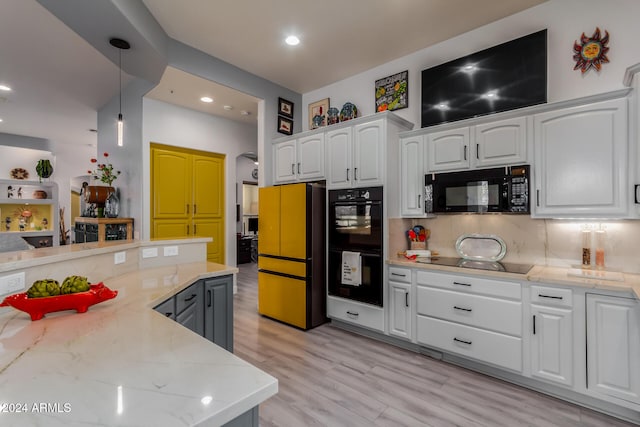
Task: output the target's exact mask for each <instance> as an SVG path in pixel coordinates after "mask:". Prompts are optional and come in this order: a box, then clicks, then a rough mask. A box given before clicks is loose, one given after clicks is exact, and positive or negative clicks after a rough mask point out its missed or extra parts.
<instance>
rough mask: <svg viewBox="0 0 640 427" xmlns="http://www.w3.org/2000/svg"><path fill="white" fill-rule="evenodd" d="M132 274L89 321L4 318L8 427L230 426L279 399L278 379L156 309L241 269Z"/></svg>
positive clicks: (80, 317)
mask: <svg viewBox="0 0 640 427" xmlns="http://www.w3.org/2000/svg"><path fill="white" fill-rule="evenodd" d="M129 245H130V243H129ZM142 246H145V245H142ZM120 248H122V249H125V248H128V246H126V245H123V246H121V247H120ZM129 249H131V248H129ZM103 250H104V249H103V248H101V251H103ZM114 250H118V247H114ZM89 259H90V258H87V259H84V261H87V260H89ZM30 262H33V261H30ZM74 263H78V260H77V259H76V260H74ZM129 269H130V270H132V271H129V272H126V273H123V274H120V275H118V276H114V277H110V278H106V279H104V280H103V281H104V284H105V285H106V286H107V287H109V288H111V289H113V290H117V291H118V295H117V297H116V298H115V299H112V300H108V301H105V302H103V303H100V304H98V305H95V306H92V307H90V308H89V311H88V312H86V313H82V314H78V313H75V312H74V311H62V312H57V313H50V314H47V315H46V316H45V318H44V319H42V320H39V321H31V320H30V318H29V316H28V315H27V314H26V313H23V312H20V311H17V310H14V309H1V310H0V425H3V426H7V425H19V426H25V425H47V426H56V425H60V426H62V425H64V426H69V425H87V424H90V425H153V426H163V425H170V426H178V425H184V426H190V425H223V424H225V423H227V422H230V421H233V420H234V419H236V418H237V417H239V416H243V414H244V415H246V414H247V413H250V414H251V413H252V411H253V410H254V408H257V406H258V405H259V404H260V403H261V402H263V401H265V400H266V399H268V398H269V397H271V396H273V395H274V394H276V393H277V390H278V382H277V380H276V379H275V378H273V377H272V376H270V375H268V374H266V373H264V372H262V371H261V370H259V369H257V368H255V367H254V366H252V365H250V364H249V363H247V362H244V361H243V360H241V359H239V358H238V357H236V356H234V355H233V354H232V353H229V352H227V351H226V350H224V349H222V348H221V347H219V346H217V345H215V344H213V343H212V342H210V341H208V340H206V339H205V338H203V337H201V336H199V335H197V334H195V333H193V332H191V331H190V330H188V329H187V328H185V327H183V326H181V325H180V324H178V323H177V322H174V321H173V320H171V319H168V318H166V317H165V316H163V315H162V314H160V313H158V312H156V311H155V310H154V309H153V307H154V306H155V305H157V304H158V303H160V302H162V301H164V300H166V299H167V298H170V297H171V296H172V295H174V294H176V293H178V292H180V291H181V290H182V289H184V288H186V287H188V286H189V285H190V284H192V283H194V282H195V281H197V280H200V279H205V278H211V277H217V276H226V275H233V274H235V273H236V272H237V269H236V268H235V267H228V266H224V265H220V264H214V263H208V262H206V261H199V262H194V263H180V264H176V265H168V266H160V267H150V268H143V269H140V268H136V269H131V268H129ZM90 279H91V277H90ZM253 414H255V412H253Z"/></svg>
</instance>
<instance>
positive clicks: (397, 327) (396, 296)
mask: <svg viewBox="0 0 640 427" xmlns="http://www.w3.org/2000/svg"><path fill="white" fill-rule="evenodd" d="M389 292H390V293H391V306H390V308H389V322H390V324H389V333H390V334H392V335H396V336H399V337H402V338H406V339H411V338H412V336H411V318H412V314H411V285H410V284H407V283H398V282H391V281H390V282H389Z"/></svg>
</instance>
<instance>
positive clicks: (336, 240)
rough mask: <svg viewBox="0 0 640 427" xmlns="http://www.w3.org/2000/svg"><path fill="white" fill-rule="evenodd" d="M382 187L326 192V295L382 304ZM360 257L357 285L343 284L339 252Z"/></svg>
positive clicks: (341, 261)
mask: <svg viewBox="0 0 640 427" xmlns="http://www.w3.org/2000/svg"><path fill="white" fill-rule="evenodd" d="M382 217H383V210H382V187H371V188H356V189H350V190H331V191H329V227H328V232H329V274H328V279H329V280H328V288H329V295H332V296H337V297H341V298H346V299H351V300H355V301H359V302H364V303H367V304H373V305H377V306H380V307H382V274H383V273H382V269H383V260H382V239H383V230H382ZM345 251H347V252H352V253H353V252H355V253H357V254H359V257H360V264H361V268H360V274H361V277H360V279H361V280H360V284H359V285H355V286H354V285H350V284H345V283H343V270H342V269H343V252H345Z"/></svg>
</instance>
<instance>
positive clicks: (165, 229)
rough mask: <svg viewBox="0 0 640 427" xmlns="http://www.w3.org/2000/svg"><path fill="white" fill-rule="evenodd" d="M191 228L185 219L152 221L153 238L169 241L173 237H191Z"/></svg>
mask: <svg viewBox="0 0 640 427" xmlns="http://www.w3.org/2000/svg"><path fill="white" fill-rule="evenodd" d="M191 233H193V228H192V227H191V224H190V221H188V220H186V219H156V220H154V221H153V238H154V239H170V238H173V237H191Z"/></svg>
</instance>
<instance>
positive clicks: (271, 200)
mask: <svg viewBox="0 0 640 427" xmlns="http://www.w3.org/2000/svg"><path fill="white" fill-rule="evenodd" d="M281 188H282V187H281V186H277V187H260V188H259V189H258V200H260V203H259V204H258V230H260V238H259V239H258V253H260V254H262V255H275V256H278V255H280V189H281Z"/></svg>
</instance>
